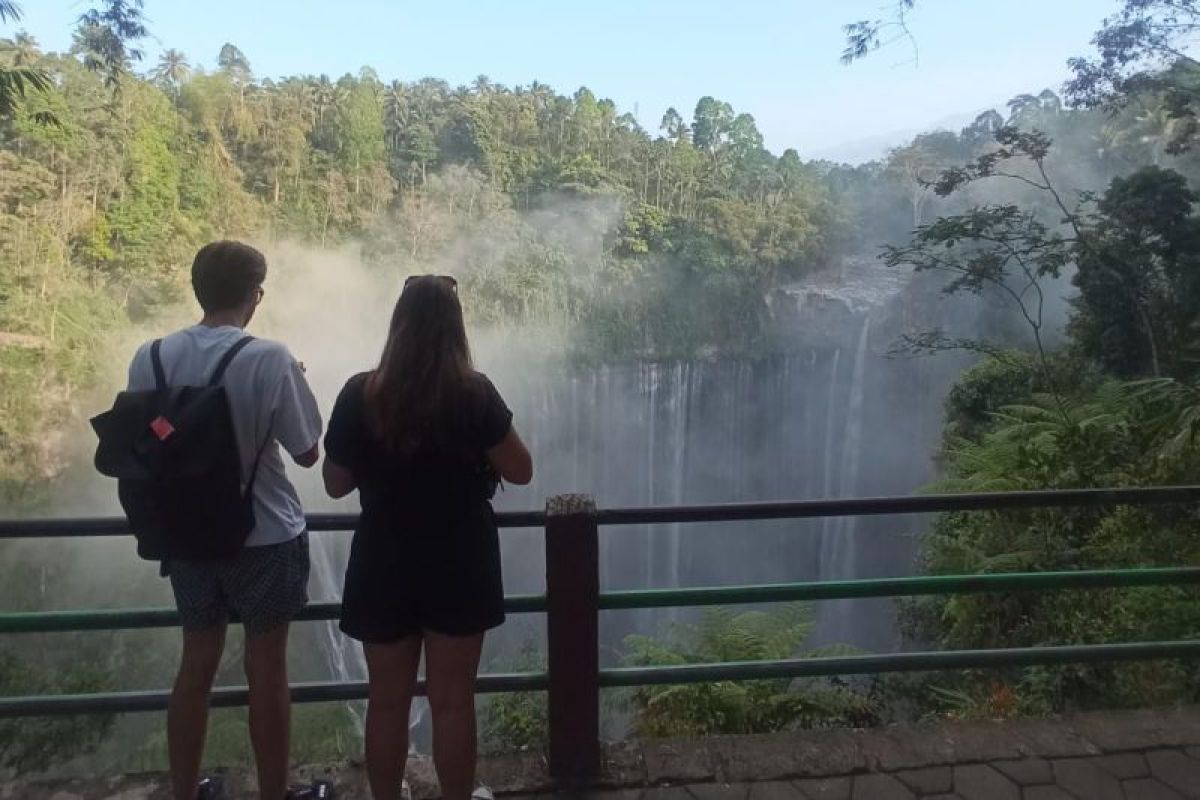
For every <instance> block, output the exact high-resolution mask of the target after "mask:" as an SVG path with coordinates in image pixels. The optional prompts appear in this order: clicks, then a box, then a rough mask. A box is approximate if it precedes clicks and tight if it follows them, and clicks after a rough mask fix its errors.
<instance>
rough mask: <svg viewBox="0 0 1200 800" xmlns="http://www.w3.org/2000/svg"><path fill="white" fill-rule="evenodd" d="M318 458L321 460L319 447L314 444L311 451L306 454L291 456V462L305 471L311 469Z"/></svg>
mask: <svg viewBox="0 0 1200 800" xmlns="http://www.w3.org/2000/svg"><path fill="white" fill-rule="evenodd" d="M320 458H321V446H320V445H316V444H314V445H313V446H312V449H311V450H309V451H308V452H306V453H301V454H300V455H298V456H292V460H293V461H295V462H296V463H297V464H299V465H300V466H302V467H304V468H305V469H307V468H309V467H311V466H312V465H313V464H316V463H317V461H318V460H319V459H320Z"/></svg>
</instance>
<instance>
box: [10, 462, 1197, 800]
mask: <svg viewBox="0 0 1200 800" xmlns="http://www.w3.org/2000/svg"><path fill="white" fill-rule="evenodd" d="M1196 503H1200V486H1172V487H1156V488H1134V489H1079V490H1064V491H1035V492H1008V493H992V494H953V495H918V496H910V497H877V498H862V499H852V500H814V501H799V502H767V503H735V504H726V505H703V506H671V507H649V508H613V509H597V508H596V507H595V505H594V503H593V502H592V500H591V499H590V498H589V497H587V496H585V495H560V496H557V497H552V498H550V499H549V500H548V501H547V504H546V510H545V511H526V512H501V513H497V514H496V519H497V522H498V524H499V525H500V527H501V528H533V527H541V528H543V529H544V532H545V549H546V592H545V594H542V595H519V596H510V597H508V598H506V601H505V607H506V610H507V611H508V612H509V613H535V612H544V613H546V615H547V644H546V650H547V665H548V669H547V670H546V671H545V672H530V673H516V674H487V675H481V676H480V677H479V680H478V683H477V691H479V692H481V693H492V692H526V691H547V692H548V695H549V731H548V737H547V738H548V742H549V760H550V768H551V772H552V774H553V775H554V777H555V778H556V779H557V780H558V781H559V782H560V784H562V785H567V786H580V785H587V784H588V783H590V782H591V781H593V780H594V779H595V777H596V776H597V775H598V774H599V770H600V738H599V732H600V689H601V688H610V687H629V686H645V685H652V684H679V683H698V682H709V681H718V680H753V679H763V678H794V677H819V676H838V675H860V674H877V673H886V672H910V671H929V670H942V669H983V668H995V667H1011V666H1028V665H1045V664H1068V663H1084V662H1100V661H1124V660H1153V659H1181V658H1195V657H1200V640H1183V641H1165V642H1164V641H1151V642H1114V643H1109V644H1096V645H1061V646H1046V647H1024V648H1006V649H992V650H960V651H948V652H906V653H890V654H885V655H854V656H839V657H820V658H803V659H782V660H775V661H755V662H741V663H722V664H688V665H680V666H659V667H617V668H611V669H601V668H600V652H599V614H600V612H601V611H608V610H614V609H641V608H668V607H683V606H706V605H726V604H746V603H776V602H790V601H800V600H837V599H849V598H867V597H912V596H918V595H949V594H968V593H987V592H1024V591H1061V590H1080V589H1098V588H1118V587H1135V586H1162V585H1182V584H1200V567H1187V566H1180V567H1156V568H1139V569H1104V570H1079V571H1067V572H1042V573H995V574H984V575H939V576H927V577H902V578H878V579H871V580H841V581H824V582H810V583H784V584H763V585H753V586H728V587H705V588H682V589H646V590H633V591H628V590H627V591H614V592H601V591H600V577H599V576H600V569H599V554H600V548H599V528H600V527H601V526H617V525H644V524H660V523H686V522H737V521H748V520H780V519H801V518H819V517H845V516H868V515H888V514H927V513H936V512H947V511H1001V510H1014V509H1030V508H1055V507H1078V506H1118V505H1166V504H1189V505H1190V504H1196ZM308 521H309V530H310V531H314V532H317V531H348V530H351V529H353V527H354V523H355V517H354V516H352V515H345V514H313V515H310V516H309V518H308ZM126 533H127V531H126V527H125V522H124V520H123V519H21V520H0V539H21V538H25V539H28V538H68V537H89V536H121V535H125V534H126ZM748 535H753V533H750V534H748ZM797 535H802V534H797ZM338 610H339V609H338V605H337V604H336V603H317V604H312V605H310V606H309V607H308V608H306V609H305V610H304V612H303V613H302V614H301V615H300V619H301V620H332V619H336V618H337V616H338ZM178 624H179V617H178V615H177V614H176V612H175V611H174V609H168V608H141V609H121V610H92V611H86V610H80V611H45V612H22V613H8V614H5V613H0V634H8V635H19V634H28V633H60V632H69V631H97V630H126V629H134V628H154V627H170V626H176V625H178ZM168 696H169V692H168V691H166V690H151V691H137V692H108V693H94V694H81V695H49V696H32V697H6V698H0V718H12V717H31V716H48V715H72V714H93V713H124V712H137V711H157V710H162V709H164V708H166V705H167V699H168ZM366 696H367V686H366V683H365V682H337V681H328V682H317V683H300V684H294V685H293V686H292V698H293V700H294V701H296V702H301V703H303V702H329V701H348V700H360V699H363V698H365V697H366ZM212 703H213V705H214V706H239V705H245V703H246V689H245V688H244V687H221V688H218V689H216V690H215V691H214V693H213V699H212Z"/></svg>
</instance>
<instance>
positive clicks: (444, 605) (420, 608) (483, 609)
mask: <svg viewBox="0 0 1200 800" xmlns="http://www.w3.org/2000/svg"><path fill="white" fill-rule="evenodd" d="M325 450H326V460H325V465H324V478H325V489H326V491H328V492H329V494H330V496H331V497H343V496H345V495H347V494H349V493H350V492H351V491H353V490H354V489H358V492H359V499H360V501H361V504H362V516H361V518H360V519H359V524H358V528H357V529H356V530H355V532H354V540H353V543H352V544H351V547H350V562H349V564H348V565H347V567H346V588H345V592H344V594H343V599H342V619H341V628H342V631H344V632H345V633H346V634H347V635H348V636H351V637H353V638H355V639H358V640H359V641H361V642H362V643H363V648H364V650H365V652H366V656H367V668H368V670H369V673H370V676H369V677H370V692H369V700H368V707H367V730H366V756H367V777H368V780H369V781H370V784H371V792H372V794H373V795H374V796H375V800H396V798H398V797H400V796H401V795H400V792H401V784H402V780H403V777H404V766H405V760H406V756H407V754H408V715H409V706H410V704H411V703H412V696H413V690H414V688H415V684H416V680H417V667H418V664H419V663H420V660H421V650H422V647H424V650H425V665H426V669H425V672H426V677H427V683H428V686H427V688H428V695H429V704H430V708H431V710H432V712H433V760H434V766H435V767H436V768H437V773H438V779H439V781H440V782H441V786H442V794H443V797H445V798H446V800H468V798H470V797H471V796H472V787H473V786H474V783H475V751H476V738H475V694H474V688H475V676H476V673H477V671H478V669H479V654H480V650H481V649H482V647H483V637H484V632H485V631H487V630H489V629H490V628H494V627H496V626H497V625H499V624H500V623H501V622H503V621H504V591H503V588H502V586H501V580H500V545H499V541H498V539H497V536H496V523H495V520H494V518H493V516H492V507H491V496H492V493H493V492H494V490H495V487H496V482H497V480H498V479H499V478H502V479H504V480H506V481H509V482H511V483H517V484H525V483H528V482H529V481H530V479H531V478H532V476H533V462H532V459H531V458H530V456H529V451H528V450H527V449H526V448H525V445H524V444H523V443H522V442H521V439H520V437H519V436H518V435H517V432H516V431H515V430H513V427H512V412H511V411H509V410H508V407H507V406H506V405H505V404H504V400H502V399H501V397H500V395H499V393H498V392H497V391H496V389H495V387H494V386H492V384H491V382H490V381H489V380H488V379H487V378H486V377H485V376H484V375H482V374H480V373H478V372H475V371H474V369H472V367H471V356H470V350H469V348H468V346H467V334H466V329H465V328H464V326H463V315H462V306H461V305H459V302H458V293H457V287H456V285H455V283H454V280H453V279H452V278H449V277H444V276H435V275H425V276H417V277H413V278H409V279H408V281H406V282H405V284H404V291H403V292H402V293H401V295H400V299H399V301H398V302H397V303H396V309H395V311H394V312H393V314H392V322H391V328H390V329H389V331H388V339H387V344H386V345H385V346H384V348H383V357H382V358H381V359H380V362H379V367H378V368H376V369H375V370H374V371H373V372H368V373H364V374H360V375H355V376H354V377H353V378H351V379H350V380H349V381H348V382H347V383H346V386H345V388H343V389H342V391H341V394H339V395H338V399H337V402H336V403H335V405H334V408H333V414H332V415H331V416H330V419H329V431H328V433H327V434H326V438H325ZM483 796H488V795H486V794H485V795H483Z"/></svg>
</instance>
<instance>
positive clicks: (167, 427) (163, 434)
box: [150, 417, 175, 442]
mask: <svg viewBox="0 0 1200 800" xmlns="http://www.w3.org/2000/svg"><path fill="white" fill-rule="evenodd" d="M150 430H152V431H154V435H155V436H157V437H158V439H159V441H162V442H165V441H166V440H167V437H168V436H170V435H171V434H172V433H174V432H175V426H174V425H172V424H171V423H170V422H169V421H167V418H166V417H157V418H155V420H154V421H153V422H151V423H150Z"/></svg>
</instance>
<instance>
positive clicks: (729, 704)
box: [625, 604, 877, 737]
mask: <svg viewBox="0 0 1200 800" xmlns="http://www.w3.org/2000/svg"><path fill="white" fill-rule="evenodd" d="M811 630H812V614H811V610H810V608H809V607H808V606H806V605H802V604H794V605H790V606H784V607H782V608H780V609H776V610H772V611H769V612H763V611H748V612H742V613H737V612H734V611H731V610H729V609H723V608H717V609H711V610H708V611H706V612H705V614H704V616H703V617H702V618H701V621H700V622H699V623H698V624H695V625H678V626H674V627H673V628H672V629H671V630H670V631H669V633H668V634H667V635H666V636H664V637H662V638H660V639H656V638H653V637H648V636H630V637H627V638H626V640H625V649H626V656H625V660H626V662H627V663H629V664H631V665H634V666H673V665H682V664H705V663H715V662H722V661H726V662H727V661H761V660H768V659H781V658H791V657H804V656H806V655H807V656H815V655H833V654H835V653H841V652H845V651H846V649H845V648H826V649H824V650H821V651H807V652H803V651H801V646H802V645H803V643H804V640H805V639H806V638H808V635H809V633H810V632H811ZM630 705H631V707H632V709H633V712H634V727H635V729H636V731H637V733H638V734H639V735H641V736H648V737H676V736H677V737H698V736H706V735H709V734H714V733H765V732H770V731H779V730H787V729H793V728H811V727H825V726H837V725H862V724H866V723H868V722H869V721H871V720H872V719H874V718H875V717H876V715H877V709H876V708H875V706H874V704H873V701H872V699H871V698H870V697H869V696H868V695H867V694H866V693H864V692H862V691H860V690H859V689H856V688H855V687H853V686H851V685H848V684H846V683H843V682H841V681H837V680H828V681H827V680H815V679H813V680H809V679H805V680H796V681H789V680H786V679H783V680H764V681H736V682H735V681H721V682H717V683H699V684H685V685H680V686H647V687H642V688H638V689H635V690H633V691H632V693H631V695H630Z"/></svg>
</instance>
